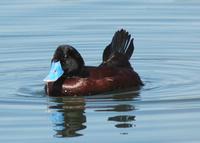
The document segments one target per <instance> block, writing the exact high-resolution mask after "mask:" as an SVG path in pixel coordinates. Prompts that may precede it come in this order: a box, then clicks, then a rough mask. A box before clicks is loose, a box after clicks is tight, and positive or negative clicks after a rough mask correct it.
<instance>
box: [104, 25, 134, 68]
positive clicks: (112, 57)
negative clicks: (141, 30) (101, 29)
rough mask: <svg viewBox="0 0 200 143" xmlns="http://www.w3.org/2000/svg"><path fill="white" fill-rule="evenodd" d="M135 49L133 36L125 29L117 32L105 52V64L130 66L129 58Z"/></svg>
mask: <svg viewBox="0 0 200 143" xmlns="http://www.w3.org/2000/svg"><path fill="white" fill-rule="evenodd" d="M133 51H134V45H133V38H131V35H130V34H129V33H128V32H127V31H126V30H124V29H121V30H119V31H117V32H115V34H114V36H113V39H112V41H111V43H110V44H109V45H108V46H107V47H106V48H105V50H104V52H103V64H106V65H112V66H121V67H125V66H130V64H129V62H128V60H129V59H130V58H131V56H132V54H133Z"/></svg>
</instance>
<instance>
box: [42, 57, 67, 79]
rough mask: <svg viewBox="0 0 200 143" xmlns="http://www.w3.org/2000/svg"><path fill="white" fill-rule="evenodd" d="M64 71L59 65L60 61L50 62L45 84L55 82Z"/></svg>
mask: <svg viewBox="0 0 200 143" xmlns="http://www.w3.org/2000/svg"><path fill="white" fill-rule="evenodd" d="M63 73H64V71H63V69H62V66H61V64H60V61H58V62H52V63H51V69H50V72H49V74H48V75H47V77H46V78H45V79H44V81H45V82H53V81H56V80H57V79H58V78H60V77H61V76H62V75H63Z"/></svg>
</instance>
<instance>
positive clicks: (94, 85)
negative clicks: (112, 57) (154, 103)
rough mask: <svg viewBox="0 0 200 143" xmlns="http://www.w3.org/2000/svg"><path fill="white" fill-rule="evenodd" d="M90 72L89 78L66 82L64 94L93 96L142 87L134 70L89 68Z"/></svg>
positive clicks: (63, 85) (78, 78)
mask: <svg viewBox="0 0 200 143" xmlns="http://www.w3.org/2000/svg"><path fill="white" fill-rule="evenodd" d="M88 71H89V74H90V75H89V76H88V77H85V78H81V77H71V78H68V79H66V80H64V82H63V84H62V94H67V95H72V96H73V95H77V96H79V95H92V94H98V93H104V92H108V91H113V90H120V89H128V88H131V87H136V86H138V87H139V86H140V85H142V81H141V80H140V77H139V76H138V74H137V73H136V72H135V71H133V70H132V69H127V68H113V67H97V68H94V67H89V68H88Z"/></svg>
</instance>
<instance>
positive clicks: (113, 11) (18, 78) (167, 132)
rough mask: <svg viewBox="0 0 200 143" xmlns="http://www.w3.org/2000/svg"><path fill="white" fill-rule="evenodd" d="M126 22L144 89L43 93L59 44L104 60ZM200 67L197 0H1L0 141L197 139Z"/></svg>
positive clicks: (192, 142)
mask: <svg viewBox="0 0 200 143" xmlns="http://www.w3.org/2000/svg"><path fill="white" fill-rule="evenodd" d="M120 28H125V29H127V30H128V31H129V32H130V33H131V34H132V36H133V37H134V38H135V52H134V55H133V57H132V59H131V63H132V65H133V66H134V68H135V70H136V71H137V72H138V73H139V74H140V76H141V78H142V80H143V81H144V83H145V86H144V87H143V88H142V89H141V90H140V91H126V92H121V93H113V94H105V95H104V94H101V95H98V96H92V97H80V98H75V97H74V98H73V97H71V98H50V97H47V96H45V94H44V90H43V88H44V83H43V78H44V77H45V76H46V75H47V73H48V70H49V66H50V60H51V56H52V55H53V52H54V50H55V49H56V47H57V46H58V45H60V44H65V43H68V44H70V45H73V46H74V47H76V48H77V49H78V50H79V51H80V53H81V54H82V56H83V57H84V59H85V61H86V64H87V65H98V64H100V63H101V58H102V52H103V49H104V48H105V46H106V45H107V44H108V43H109V42H110V41H111V38H112V36H113V34H114V32H115V31H116V30H118V29H120ZM199 63H200V1H199V0H191V1H186V0H149V1H144V0H141V1H136V0H124V1H121V2H120V1H115V0H74V1H72V0H30V1H27V0H11V1H8V0H1V1H0V97H1V98H0V117H1V118H0V142H2V143H4V142H6V143H13V142H15V143H27V142H28V143H35V142H37V143H61V142H62V143H64V142H70V143H89V142H90V143H102V142H103V143H107V142H109V143H122V142H123V143H133V142H136V143H147V142H153V143H160V142H162V143H165V142H166V143H169V142H170V143H177V142H181V143H199V142H200V135H199V132H200V122H199V121H200V74H199V73H200V64H199Z"/></svg>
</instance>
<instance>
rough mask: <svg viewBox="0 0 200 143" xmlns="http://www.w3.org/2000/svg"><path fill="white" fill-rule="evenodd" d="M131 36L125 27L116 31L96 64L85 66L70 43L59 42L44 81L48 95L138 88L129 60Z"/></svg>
mask: <svg viewBox="0 0 200 143" xmlns="http://www.w3.org/2000/svg"><path fill="white" fill-rule="evenodd" d="M133 51H134V44H133V38H131V35H130V34H129V32H127V31H126V30H124V29H121V30H118V31H116V32H115V34H114V36H113V38H112V41H111V43H110V44H108V45H107V46H106V48H105V49H104V51H103V56H102V62H101V64H100V65H98V66H86V65H85V62H84V60H83V58H82V56H81V54H80V53H79V52H78V51H77V50H76V49H75V48H74V47H72V46H71V45H60V46H58V48H57V49H56V51H55V53H54V55H53V58H52V60H51V69H50V72H49V74H48V75H47V77H46V78H45V79H44V81H45V92H46V94H47V95H49V96H86V95H95V94H100V93H106V92H110V91H116V90H117V91H118V90H123V89H131V88H135V87H141V86H142V85H143V82H142V80H141V78H140V76H139V75H138V73H137V72H136V71H134V69H133V67H132V66H131V63H130V61H129V60H130V58H131V56H132V54H133Z"/></svg>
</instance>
